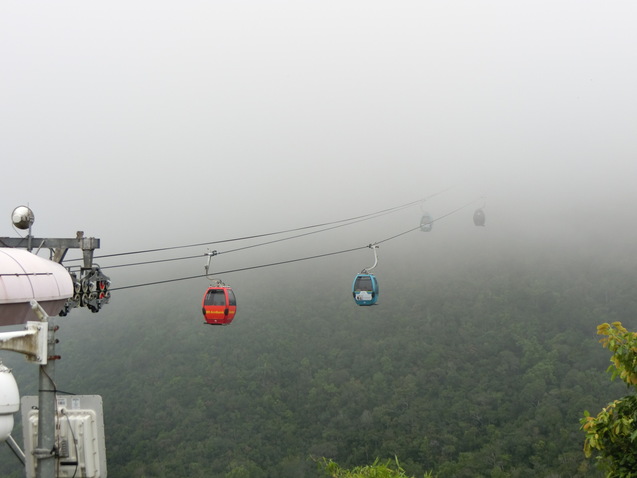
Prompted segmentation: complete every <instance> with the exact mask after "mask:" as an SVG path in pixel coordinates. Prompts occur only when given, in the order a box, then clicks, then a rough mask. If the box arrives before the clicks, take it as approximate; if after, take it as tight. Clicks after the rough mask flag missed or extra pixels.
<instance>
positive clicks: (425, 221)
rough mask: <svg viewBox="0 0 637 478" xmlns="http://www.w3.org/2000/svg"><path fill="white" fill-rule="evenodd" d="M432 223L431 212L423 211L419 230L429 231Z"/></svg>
mask: <svg viewBox="0 0 637 478" xmlns="http://www.w3.org/2000/svg"><path fill="white" fill-rule="evenodd" d="M433 225H434V218H433V217H431V214H428V213H425V214H423V215H422V217H421V218H420V230H421V231H422V232H429V231H431V228H432V227H433Z"/></svg>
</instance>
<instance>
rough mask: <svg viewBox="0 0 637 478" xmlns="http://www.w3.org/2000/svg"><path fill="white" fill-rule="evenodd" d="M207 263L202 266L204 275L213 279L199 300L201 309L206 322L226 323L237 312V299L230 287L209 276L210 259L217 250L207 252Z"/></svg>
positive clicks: (213, 323) (228, 322)
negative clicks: (204, 271) (204, 270)
mask: <svg viewBox="0 0 637 478" xmlns="http://www.w3.org/2000/svg"><path fill="white" fill-rule="evenodd" d="M206 255H207V256H208V263H207V264H206V265H205V266H204V268H205V269H206V277H208V279H210V280H211V281H213V283H214V285H212V284H211V285H210V287H208V290H206V293H205V294H204V295H203V299H202V300H201V311H202V312H203V317H204V319H205V321H206V324H210V325H228V324H230V323H231V322H232V319H234V316H235V314H236V313H237V299H236V297H235V295H234V292H233V291H232V288H230V287H228V286H227V285H225V284H224V283H223V282H221V281H220V280H219V279H212V278H211V277H210V276H209V272H210V270H209V269H210V259H211V258H212V256H216V255H217V251H212V252H207V253H206Z"/></svg>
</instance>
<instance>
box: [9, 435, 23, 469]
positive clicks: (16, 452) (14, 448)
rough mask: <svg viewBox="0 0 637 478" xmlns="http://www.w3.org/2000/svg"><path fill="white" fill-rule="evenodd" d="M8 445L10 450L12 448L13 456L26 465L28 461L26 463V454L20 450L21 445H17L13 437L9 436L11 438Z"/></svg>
mask: <svg viewBox="0 0 637 478" xmlns="http://www.w3.org/2000/svg"><path fill="white" fill-rule="evenodd" d="M6 443H7V445H8V446H9V448H11V451H12V452H13V454H14V455H15V456H16V457H18V460H20V461H21V462H22V464H23V465H25V464H26V462H27V461H26V457H25V456H24V452H23V451H22V449H21V448H20V445H18V444H17V443H16V441H15V440H14V439H13V437H12V436H11V435H9V437H8V438H7V442H6Z"/></svg>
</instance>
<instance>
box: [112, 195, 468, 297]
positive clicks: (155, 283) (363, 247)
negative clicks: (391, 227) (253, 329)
mask: <svg viewBox="0 0 637 478" xmlns="http://www.w3.org/2000/svg"><path fill="white" fill-rule="evenodd" d="M475 202H476V200H473V201H470V202H468V203H466V204H464V205H463V206H460V207H458V208H456V209H454V210H452V211H450V212H448V213H447V214H444V215H442V216H440V217H438V218H437V219H436V220H435V221H439V220H442V219H445V218H447V217H449V216H452V215H453V214H456V213H457V212H459V211H461V210H463V209H465V208H467V207H469V206H470V205H471V204H474V203H475ZM432 222H434V221H432ZM418 229H420V227H415V228H411V229H408V230H407V231H404V232H401V233H399V234H395V235H393V236H390V237H388V238H386V239H383V240H381V241H378V242H375V243H373V244H368V245H365V246H359V247H354V248H351V249H344V250H340V251H334V252H327V253H324V254H317V255H313V256H307V257H300V258H297V259H289V260H286V261H279V262H271V263H269V264H260V265H257V266H249V267H243V268H240V269H231V270H226V271H219V272H215V274H216V275H221V274H230V273H234V272H244V271H248V270H254V269H262V268H265V267H272V266H278V265H283V264H291V263H294V262H301V261H307V260H312V259H320V258H323V257H328V256H333V255H338V254H346V253H350V252H355V251H359V250H362V249H367V248H369V247H372V246H375V245H378V244H382V243H384V242H388V241H391V240H393V239H396V238H398V237H401V236H404V235H405V234H408V233H410V232H413V231H415V230H418ZM297 230H298V229H297ZM195 257H201V255H199V256H195ZM204 277H206V275H205V274H198V275H194V276H188V277H179V278H175V279H166V280H161V281H154V282H145V283H140V284H133V285H129V286H122V287H114V288H112V289H111V291H117V290H125V289H132V288H137V287H145V286H150V285H158V284H167V283H170V282H178V281H184V280H191V279H200V278H204Z"/></svg>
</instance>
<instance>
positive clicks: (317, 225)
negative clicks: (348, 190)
mask: <svg viewBox="0 0 637 478" xmlns="http://www.w3.org/2000/svg"><path fill="white" fill-rule="evenodd" d="M449 189H451V188H447V189H443V190H442V191H438V192H435V193H433V194H430V195H429V196H426V197H424V198H422V199H418V200H416V201H411V202H408V203H406V204H402V205H400V206H394V207H391V208H387V209H382V210H380V211H376V212H373V213H370V214H364V215H361V216H355V217H351V218H348V219H340V220H337V221H331V222H325V223H321V224H314V225H311V226H302V227H297V228H292V229H285V230H282V231H276V232H268V233H265V234H255V235H251V236H243V237H235V238H230V239H222V240H218V241H208V242H200V243H195V244H185V245H181V246H168V247H160V248H156V249H143V250H139V251H129V252H119V253H115V254H104V255H101V256H95V259H103V258H106V257H118V256H128V255H134V254H146V253H150V252H163V251H169V250H174V249H185V248H188V247H201V246H209V245H211V244H222V243H227V242H236V241H244V240H248V239H259V238H262V237H268V236H274V235H278V234H286V233H288V232H296V231H301V230H306V229H313V228H317V227H323V226H331V225H333V224H340V223H344V222H350V221H356V220H363V219H364V218H372V217H377V216H380V215H383V214H389V213H392V212H396V211H399V210H401V209H405V208H408V207H411V206H413V205H415V204H419V203H422V202H424V201H426V200H428V199H431V198H433V197H435V196H438V195H440V194H442V193H444V192H446V191H448V190H449ZM79 260H82V259H79V258H77V259H67V262H71V261H79Z"/></svg>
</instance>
